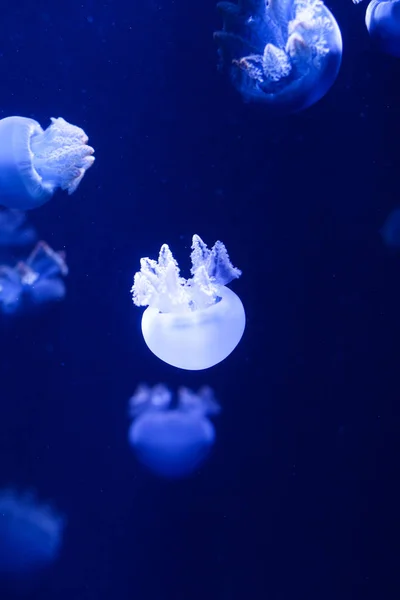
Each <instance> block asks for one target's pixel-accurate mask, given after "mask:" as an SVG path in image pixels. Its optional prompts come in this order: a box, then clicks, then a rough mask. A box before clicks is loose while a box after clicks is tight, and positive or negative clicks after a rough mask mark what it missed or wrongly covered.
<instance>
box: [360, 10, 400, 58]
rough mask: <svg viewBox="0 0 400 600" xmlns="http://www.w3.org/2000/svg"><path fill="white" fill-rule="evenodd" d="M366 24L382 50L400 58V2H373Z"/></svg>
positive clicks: (372, 37) (368, 11)
mask: <svg viewBox="0 0 400 600" xmlns="http://www.w3.org/2000/svg"><path fill="white" fill-rule="evenodd" d="M365 24H366V26H367V29H368V32H369V34H370V36H371V39H372V40H373V41H374V42H375V43H376V45H377V46H378V47H379V49H380V50H382V51H383V52H386V53H387V54H391V55H392V56H397V57H400V0H372V1H371V2H370V3H369V4H368V7H367V11H366V13H365Z"/></svg>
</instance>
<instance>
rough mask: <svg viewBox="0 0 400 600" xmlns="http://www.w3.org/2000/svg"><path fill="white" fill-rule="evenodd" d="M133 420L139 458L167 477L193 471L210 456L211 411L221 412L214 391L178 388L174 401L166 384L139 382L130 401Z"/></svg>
mask: <svg viewBox="0 0 400 600" xmlns="http://www.w3.org/2000/svg"><path fill="white" fill-rule="evenodd" d="M129 409H130V411H129V414H130V416H131V417H134V421H133V423H132V425H131V427H130V430H129V442H130V444H131V445H132V446H133V448H134V450H135V454H136V456H137V458H138V460H139V461H140V462H141V463H142V464H144V465H145V466H146V467H148V468H149V469H150V470H151V471H153V472H154V473H156V474H157V475H161V476H163V477H167V478H179V477H184V476H185V475H189V474H190V473H192V472H193V471H194V470H195V469H196V468H197V467H198V466H199V465H200V464H201V463H202V462H203V461H204V459H205V458H206V457H207V455H208V453H209V451H210V449H211V447H212V445H213V443H214V440H215V430H214V426H213V424H212V423H211V421H210V420H209V419H208V418H207V416H208V415H215V414H218V413H219V412H220V406H219V404H218V402H217V401H216V400H215V397H214V393H213V391H212V390H211V389H210V388H208V387H203V388H201V389H200V390H199V391H198V393H197V394H195V393H194V392H192V391H191V390H189V389H187V388H180V389H179V390H178V394H177V398H176V399H175V404H174V403H173V396H172V393H171V392H170V390H169V389H168V388H167V387H166V386H165V385H162V384H160V385H156V386H154V387H153V388H150V387H147V386H145V385H142V386H139V388H138V389H137V390H136V393H135V394H134V395H133V396H132V398H131V399H130V403H129Z"/></svg>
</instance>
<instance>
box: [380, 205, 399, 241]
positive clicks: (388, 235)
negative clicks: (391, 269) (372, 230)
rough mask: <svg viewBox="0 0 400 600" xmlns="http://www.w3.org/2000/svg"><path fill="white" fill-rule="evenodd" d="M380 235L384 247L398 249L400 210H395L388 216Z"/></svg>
mask: <svg viewBox="0 0 400 600" xmlns="http://www.w3.org/2000/svg"><path fill="white" fill-rule="evenodd" d="M380 234H381V236H382V238H383V241H384V242H385V245H386V246H389V247H391V248H396V249H399V248H400V208H395V209H394V210H392V212H391V213H390V214H389V215H388V217H387V218H386V221H385V222H384V224H383V227H382V229H381V230H380Z"/></svg>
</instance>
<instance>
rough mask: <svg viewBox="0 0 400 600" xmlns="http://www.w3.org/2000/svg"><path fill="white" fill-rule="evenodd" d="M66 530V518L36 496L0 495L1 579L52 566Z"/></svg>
mask: <svg viewBox="0 0 400 600" xmlns="http://www.w3.org/2000/svg"><path fill="white" fill-rule="evenodd" d="M64 527H65V518H64V517H62V516H61V515H59V514H57V513H56V512H55V511H54V510H53V509H52V507H51V506H49V505H48V504H39V502H38V501H37V499H36V498H35V496H34V495H33V494H31V493H25V494H17V493H16V492H15V491H13V490H10V489H6V490H2V491H0V575H3V576H4V575H15V576H21V575H24V574H29V573H32V572H34V571H37V570H38V569H41V568H43V567H45V566H47V565H49V564H51V563H52V562H53V561H54V560H55V559H56V558H57V557H58V554H59V551H60V548H61V542H62V537H63V531H64Z"/></svg>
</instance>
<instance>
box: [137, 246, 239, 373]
mask: <svg viewBox="0 0 400 600" xmlns="http://www.w3.org/2000/svg"><path fill="white" fill-rule="evenodd" d="M191 260H192V269H191V274H192V277H191V278H190V279H184V278H183V277H180V275H179V267H178V263H177V262H176V260H175V259H174V257H173V256H172V252H171V250H170V249H169V247H168V246H167V245H166V244H164V245H163V246H162V247H161V250H160V255H159V257H158V262H157V261H155V260H151V259H150V258H142V259H141V261H140V266H141V269H140V271H139V272H138V273H136V274H135V278H134V284H133V287H132V293H133V301H134V303H135V304H136V305H137V306H148V308H147V309H146V310H145V312H144V314H143V317H142V332H143V337H144V339H145V342H146V344H147V346H148V347H149V348H150V350H151V351H152V352H153V353H154V354H155V355H156V356H158V358H161V360H163V361H165V362H166V363H168V364H170V365H172V366H174V367H179V368H180V369H189V370H193V371H195V370H200V369H208V368H209V367H212V366H214V365H216V364H217V363H219V362H221V361H222V360H224V359H225V358H226V357H227V356H228V355H229V354H230V353H231V352H232V350H234V348H235V347H236V346H237V344H238V343H239V341H240V339H241V337H242V335H243V331H244V328H245V323H246V317H245V312H244V308H243V305H242V302H241V301H240V299H239V298H238V296H236V294H234V293H233V292H232V291H231V290H230V289H229V288H227V287H225V285H226V284H227V283H229V282H230V281H232V279H234V278H236V277H239V276H240V275H241V272H240V271H239V269H236V268H234V267H233V266H232V264H231V262H230V260H229V256H228V253H227V251H226V248H225V246H224V244H223V243H222V242H219V241H218V242H216V243H215V244H214V246H213V247H212V249H211V250H209V249H208V248H207V246H206V244H205V243H204V242H203V241H202V240H201V239H200V237H199V236H198V235H194V236H193V243H192V253H191Z"/></svg>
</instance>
